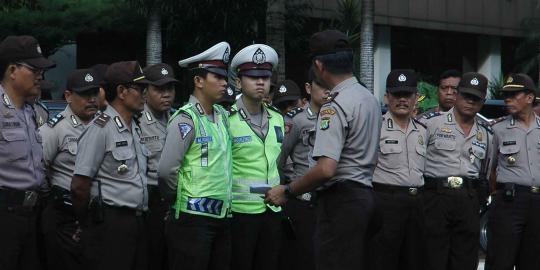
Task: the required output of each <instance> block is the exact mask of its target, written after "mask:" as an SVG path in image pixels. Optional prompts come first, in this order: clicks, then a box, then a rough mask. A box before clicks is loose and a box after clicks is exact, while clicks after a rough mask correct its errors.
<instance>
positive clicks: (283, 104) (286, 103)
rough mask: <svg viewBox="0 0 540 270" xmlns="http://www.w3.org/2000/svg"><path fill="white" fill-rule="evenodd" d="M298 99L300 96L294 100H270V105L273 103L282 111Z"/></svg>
mask: <svg viewBox="0 0 540 270" xmlns="http://www.w3.org/2000/svg"><path fill="white" fill-rule="evenodd" d="M299 99H301V98H298V99H295V100H285V101H281V102H278V103H274V102H272V105H274V106H275V107H276V108H278V109H279V110H280V111H283V110H285V109H286V108H287V107H289V106H293V105H295V104H296V103H297V102H298V100H299Z"/></svg>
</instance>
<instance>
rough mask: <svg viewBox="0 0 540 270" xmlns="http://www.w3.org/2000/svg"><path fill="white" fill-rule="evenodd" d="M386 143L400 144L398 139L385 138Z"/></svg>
mask: <svg viewBox="0 0 540 270" xmlns="http://www.w3.org/2000/svg"><path fill="white" fill-rule="evenodd" d="M384 143H386V144H398V140H385V141H384Z"/></svg>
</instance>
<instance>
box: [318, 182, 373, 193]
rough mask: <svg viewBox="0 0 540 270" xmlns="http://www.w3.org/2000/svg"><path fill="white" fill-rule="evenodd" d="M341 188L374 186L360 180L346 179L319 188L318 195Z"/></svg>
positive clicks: (367, 187) (368, 187)
mask: <svg viewBox="0 0 540 270" xmlns="http://www.w3.org/2000/svg"><path fill="white" fill-rule="evenodd" d="M340 188H345V189H349V188H353V189H354V188H362V189H372V187H370V186H368V185H366V184H362V183H360V182H356V181H349V180H346V181H341V182H335V183H333V184H331V185H330V186H329V187H327V188H324V189H320V190H317V195H324V194H326V193H331V192H333V191H335V190H338V189H340Z"/></svg>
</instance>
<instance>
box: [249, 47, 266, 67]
mask: <svg viewBox="0 0 540 270" xmlns="http://www.w3.org/2000/svg"><path fill="white" fill-rule="evenodd" d="M252 60H253V63H255V64H257V65H260V64H262V63H264V62H266V55H264V52H263V50H261V48H259V49H257V50H256V51H255V53H254V54H253V59H252Z"/></svg>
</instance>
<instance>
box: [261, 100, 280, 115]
mask: <svg viewBox="0 0 540 270" xmlns="http://www.w3.org/2000/svg"><path fill="white" fill-rule="evenodd" d="M264 104H265V105H266V107H267V108H268V109H271V110H273V111H276V112H278V113H279V114H281V111H280V110H279V109H278V108H276V107H274V105H271V104H266V103H264Z"/></svg>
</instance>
